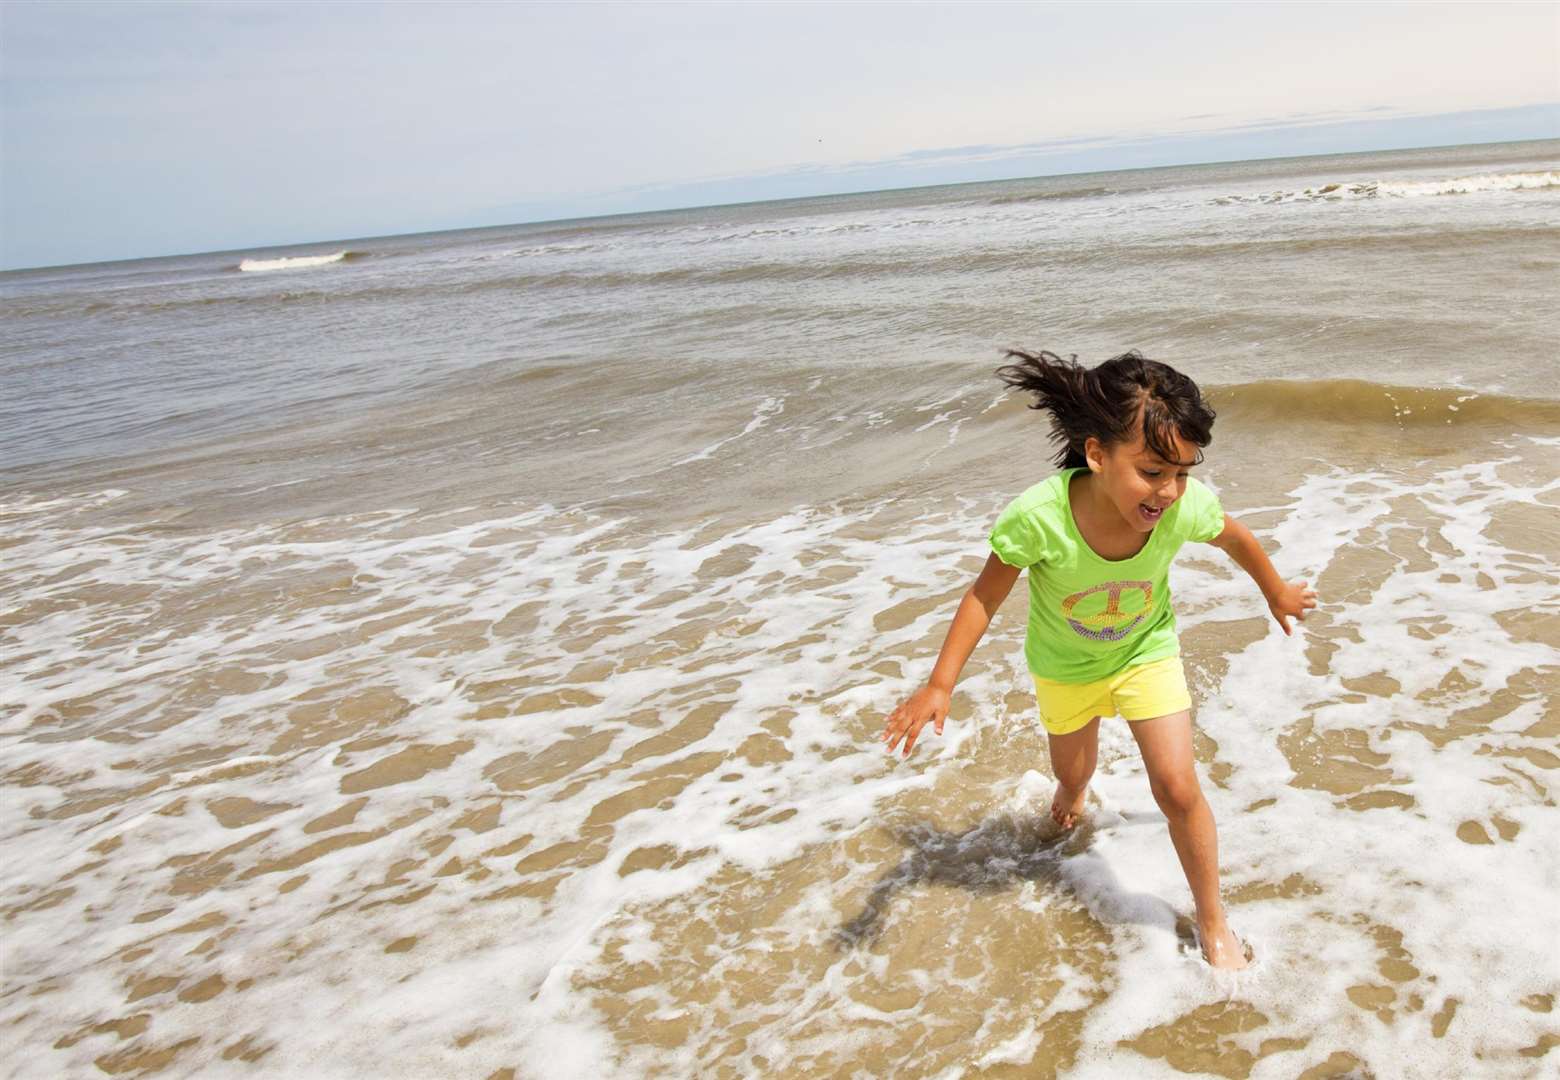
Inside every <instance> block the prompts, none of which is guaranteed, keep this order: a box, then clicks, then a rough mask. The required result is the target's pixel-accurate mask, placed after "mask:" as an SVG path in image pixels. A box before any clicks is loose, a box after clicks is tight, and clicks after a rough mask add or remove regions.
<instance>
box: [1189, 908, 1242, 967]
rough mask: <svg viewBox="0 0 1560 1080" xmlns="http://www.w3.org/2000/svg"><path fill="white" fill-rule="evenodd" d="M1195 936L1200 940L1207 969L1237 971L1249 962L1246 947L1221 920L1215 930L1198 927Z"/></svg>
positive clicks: (1213, 928)
mask: <svg viewBox="0 0 1560 1080" xmlns="http://www.w3.org/2000/svg"><path fill="white" fill-rule="evenodd" d="M1197 936H1198V937H1199V938H1200V939H1201V940H1202V950H1203V959H1204V960H1207V961H1208V966H1209V967H1216V968H1224V969H1226V970H1229V971H1238V970H1240V969H1241V968H1243V967H1245V966H1246V965H1247V964H1248V963H1249V962H1250V961H1248V960H1247V959H1246V947H1245V946H1244V945H1242V944H1241V943H1240V939H1239V938H1237V937H1236V936H1235V933H1234V931H1232V930H1231V929H1230V927H1229V924H1228V923H1226V922H1223V921H1222V920H1221V921H1220V923H1219V925H1218V926H1217V927H1216V928H1215V927H1198V929H1197Z"/></svg>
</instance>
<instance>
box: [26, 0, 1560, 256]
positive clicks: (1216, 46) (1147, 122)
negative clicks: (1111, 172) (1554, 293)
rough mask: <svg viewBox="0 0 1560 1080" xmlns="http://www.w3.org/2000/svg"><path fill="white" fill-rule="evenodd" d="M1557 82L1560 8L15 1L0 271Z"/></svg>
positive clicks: (1026, 154) (1244, 145)
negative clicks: (1, 267)
mask: <svg viewBox="0 0 1560 1080" xmlns="http://www.w3.org/2000/svg"><path fill="white" fill-rule="evenodd" d="M1556 103H1560V3H1522V4H1503V3H1477V4H1462V3H1446V4H1430V3H1394V4H1259V3H1249V4H1223V3H1207V4H1182V3H1156V4H1126V3H1123V4H1109V3H1091V4H1030V5H1024V4H993V5H986V4H978V3H960V4H950V5H942V4H918V5H899V4H857V5H852V4H800V3H795V4H735V3H732V4H714V3H707V4H631V5H628V4H625V5H619V4H588V5H587V4H549V3H535V4H497V3H490V4H477V5H458V4H448V3H441V4H428V5H421V4H411V3H402V4H386V5H373V4H301V3H253V4H245V3H222V4H202V3H188V4H165V3H140V4H137V3H115V4H102V5H98V4H82V3H72V4H66V3H16V2H3V3H0V110H3V125H0V264H3V265H4V266H8V267H15V266H29V265H44V264H52V263H62V262H78V261H87V260H94V259H110V258H127V257H133V256H138V255H152V254H167V253H174V252H188V251H199V250H213V249H223V248H234V247H259V246H262V245H267V244H289V243H302V242H307V241H314V240H329V239H334V238H343V237H353V236H364V235H374V234H383V233H395V232H412V231H420V230H425V229H430V228H449V227H456V226H460V225H476V224H499V223H503V222H509V221H519V220H538V219H545V218H554V217H566V216H573V215H582V214H595V213H608V212H614V211H619V210H628V209H644V208H661V207H670V206H686V205H698V204H703V203H710V202H729V201H736V200H741V199H759V198H771V197H777V196H783V195H793V194H822V193H826V192H831V191H850V190H869V189H873V188H880V187H902V186H911V185H915V184H921V183H941V182H949V181H954V180H963V179H987V178H996V177H1009V176H1029V175H1040V174H1046V173H1052V172H1075V171H1081V170H1086V169H1091V168H1112V167H1126V166H1133V165H1148V164H1172V163H1181V162H1191V161H1205V160H1228V159H1231V158H1242V157H1263V156H1275V155H1282V154H1288V153H1294V154H1304V153H1320V152H1329V151H1343V150H1366V149H1377V148H1387V147H1397V146H1412V145H1420V146H1422V145H1439V144H1446V143H1461V142H1481V141H1498V140H1504V139H1518V138H1543V137H1556V136H1560V104H1556ZM1545 105H1547V106H1548V107H1547V108H1545V107H1542V106H1545ZM1534 106H1540V107H1536V108H1535V107H1534ZM1524 107H1525V108H1524Z"/></svg>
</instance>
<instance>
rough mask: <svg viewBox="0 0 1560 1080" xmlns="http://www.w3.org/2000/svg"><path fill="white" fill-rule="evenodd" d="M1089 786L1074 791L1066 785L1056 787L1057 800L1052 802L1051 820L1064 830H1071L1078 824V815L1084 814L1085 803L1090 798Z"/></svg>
mask: <svg viewBox="0 0 1560 1080" xmlns="http://www.w3.org/2000/svg"><path fill="white" fill-rule="evenodd" d="M1088 795H1089V789H1088V787H1087V786H1084V787H1081V788H1079V789H1078V790H1077V791H1074V790H1073V789H1072V788H1070V787H1067V786H1066V785H1064V784H1057V785H1056V798H1054V799H1052V800H1051V820H1052V821H1054V822H1056V823H1057V824H1058V825H1060V826H1061V827H1062V828H1064V829H1070V828H1072V827H1073V826H1074V825H1076V824H1077V823H1078V815H1079V814H1081V813H1083V801H1084V799H1086V798H1088Z"/></svg>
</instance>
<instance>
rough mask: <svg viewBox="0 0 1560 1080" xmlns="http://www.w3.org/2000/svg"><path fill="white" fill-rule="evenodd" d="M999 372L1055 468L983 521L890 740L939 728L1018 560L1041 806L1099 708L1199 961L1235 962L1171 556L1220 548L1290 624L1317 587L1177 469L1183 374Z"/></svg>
mask: <svg viewBox="0 0 1560 1080" xmlns="http://www.w3.org/2000/svg"><path fill="white" fill-rule="evenodd" d="M1007 355H1008V358H1009V359H1010V360H1013V361H1015V363H1012V364H1009V365H1008V366H1006V367H1003V368H1000V369H999V370H998V371H997V375H998V376H999V377H1000V378H1001V379H1002V380H1003V381H1004V382H1006V383H1007V384H1008V385H1009V386H1013V387H1018V388H1020V389H1022V390H1026V391H1028V392H1030V393H1031V394H1033V395H1034V398H1035V403H1034V404H1033V405H1031V406H1030V407H1031V408H1034V409H1041V410H1044V411H1045V412H1048V413H1049V414H1050V420H1051V440H1052V441H1053V442H1054V443H1055V444H1056V445H1057V447H1058V452H1057V455H1056V461H1057V463H1058V465H1060V467H1061V472H1059V473H1057V474H1056V475H1054V476H1052V477H1050V478H1049V479H1047V480H1043V481H1041V482H1040V483H1038V484H1036V485H1035V486H1034V487H1031V488H1030V489H1029V490H1027V491H1025V492H1024V493H1023V494H1022V495H1020V496H1019V497H1018V498H1016V499H1014V500H1013V501H1012V502H1011V503H1009V504H1008V506H1007V509H1005V510H1003V511H1002V513H1001V514H1000V515H999V516H998V518H997V521H996V525H995V526H994V527H993V528H992V530H991V538H990V539H991V548H992V554H991V555H990V556H989V557H988V558H987V560H986V565H985V568H984V569H982V570H981V572H980V576H979V577H977V578H976V579H975V583H974V584H973V585H972V586H970V588H969V590H968V591H967V592H966V593H965V594H964V598H963V600H962V601H961V602H960V603H959V610H958V612H957V614H955V616H954V619H953V625H952V627H950V628H949V630H948V636H947V639H946V640H945V641H944V642H943V647H942V652H941V653H940V654H939V655H938V657H937V664H936V666H935V667H934V668H933V669H932V676H931V678H930V680H928V682H927V684H926V685H925V686H924V687H922V688H921V689H920V690H917V691H916V692H915V693H914V694H912V695H911V696H910V697H909V698H908V699H906V700H905V701H904V702H903V703H902V704H901V705H900V706H899V707H898V708H896V709H895V710H894V711H893V712H892V713H891V714H890V715H889V717H888V726H887V728H886V729H885V730H884V732H883V736H882V737H883V740H884V741H885V742H887V743H888V749H889V751H890V752H893V751H894V749H895V748H896V747H897V746H898V745H899V744H900V743H901V741H902V742H903V752H904V755H905V756H906V757H908V756H909V755H910V752H911V750H912V748H913V747H914V746H915V741H916V737H917V736H918V735H919V734H920V731H921V729H922V728H923V727H924V726H925V725H926V724H927V723H928V722H931V723H933V724H934V725H935V730H936V731H937V733H938V734H939V735H940V734H942V729H943V720H944V719H945V718H946V717H947V715H948V700H949V697H950V695H951V694H952V692H953V684H954V682H955V680H957V679H958V677H959V672H960V671H962V670H963V668H964V663H965V661H966V660H968V659H969V656H970V653H971V652H972V651H974V648H975V645H976V643H977V642H978V641H979V640H980V637H981V635H982V634H984V633H985V632H986V627H987V625H989V624H990V622H991V618H992V616H993V615H995V614H996V611H997V608H998V607H1000V606H1001V604H1002V601H1003V600H1005V599H1006V598H1007V595H1008V593H1009V592H1010V591H1011V590H1012V588H1013V584H1014V582H1016V581H1017V580H1018V575H1019V572H1020V571H1021V570H1024V569H1028V571H1029V628H1028V632H1027V635H1026V637H1025V641H1024V658H1025V660H1026V661H1027V663H1028V665H1029V671H1030V673H1031V675H1032V676H1033V678H1034V683H1035V695H1036V697H1037V699H1038V701H1039V706H1040V719H1041V722H1042V723H1043V724H1044V725H1045V729H1046V733H1047V737H1048V739H1049V741H1050V748H1051V767H1052V769H1053V771H1054V772H1055V773H1056V780H1057V788H1056V798H1055V800H1054V801H1053V802H1052V804H1051V817H1052V818H1054V819H1055V820H1056V822H1057V823H1058V824H1059V825H1061V826H1062V827H1063V828H1071V827H1072V826H1073V824H1074V823H1075V822H1076V821H1077V819H1078V815H1079V814H1080V813H1082V811H1083V806H1084V799H1085V797H1086V795H1087V792H1088V784H1089V778H1090V777H1091V776H1093V775H1094V764H1095V759H1096V756H1097V754H1098V749H1099V730H1100V719H1101V717H1105V716H1114V715H1116V714H1118V713H1119V714H1120V715H1121V716H1122V717H1124V718H1126V719H1127V720H1128V721H1129V722H1130V728H1131V731H1132V735H1133V737H1134V738H1135V739H1136V740H1137V744H1138V748H1139V750H1141V751H1142V754H1143V764H1144V766H1145V768H1146V769H1147V771H1148V782H1149V786H1150V788H1151V789H1152V791H1153V794H1154V800H1155V801H1156V802H1157V803H1158V804H1159V808H1160V809H1161V810H1162V811H1163V812H1164V815H1165V817H1166V818H1167V819H1168V820H1169V823H1170V840H1171V842H1172V843H1173V844H1174V845H1175V852H1176V855H1177V856H1179V857H1180V860H1181V868H1182V870H1184V871H1185V872H1186V880H1187V883H1188V884H1189V885H1190V886H1191V888H1192V898H1193V900H1194V901H1195V903H1196V905H1197V930H1198V936H1199V938H1200V940H1201V943H1202V950H1203V955H1204V957H1206V958H1207V960H1208V962H1209V963H1210V964H1212V965H1213V966H1214V967H1222V968H1239V967H1244V966H1245V965H1246V957H1245V954H1244V951H1243V949H1242V947H1241V945H1240V943H1239V942H1238V941H1237V940H1236V938H1235V935H1234V934H1233V933H1232V932H1231V931H1230V928H1229V924H1228V923H1227V922H1226V921H1225V917H1224V906H1223V904H1222V903H1221V902H1220V899H1219V854H1218V834H1217V832H1216V831H1215V828H1214V823H1213V814H1212V812H1211V811H1210V810H1209V808H1208V803H1207V800H1205V799H1204V798H1203V794H1202V788H1201V787H1200V786H1199V785H1198V782H1197V773H1196V770H1195V768H1194V763H1193V757H1192V719H1191V711H1190V710H1191V704H1192V701H1191V696H1190V695H1189V694H1188V693H1187V689H1186V676H1185V674H1184V672H1183V671H1182V668H1181V656H1180V642H1179V640H1178V639H1177V637H1176V631H1175V616H1174V614H1173V613H1172V612H1171V610H1170V588H1169V581H1168V574H1169V567H1170V561H1171V559H1173V558H1174V557H1175V553H1176V551H1177V550H1179V548H1180V547H1181V545H1182V544H1183V543H1185V542H1186V541H1187V540H1198V541H1202V542H1205V543H1210V544H1213V545H1214V546H1215V547H1218V548H1220V549H1222V550H1223V551H1224V552H1225V553H1226V554H1228V555H1229V556H1230V557H1231V558H1232V559H1234V560H1235V562H1236V563H1237V564H1239V566H1240V567H1241V569H1243V570H1245V571H1246V573H1248V574H1250V575H1251V577H1252V580H1254V581H1255V582H1256V583H1257V586H1258V587H1259V588H1260V589H1261V590H1262V594H1263V596H1265V597H1266V598H1267V602H1268V610H1269V611H1271V612H1272V613H1273V618H1274V619H1276V620H1277V621H1278V625H1279V626H1280V627H1282V628H1283V631H1284V633H1286V634H1288V633H1290V632H1291V631H1290V626H1289V619H1290V618H1296V619H1304V618H1305V612H1306V611H1308V610H1309V609H1311V608H1314V607H1315V606H1316V594H1315V593H1314V592H1312V591H1311V590H1310V589H1308V588H1307V587H1306V583H1305V582H1303V581H1297V582H1287V581H1284V580H1283V579H1282V578H1280V577H1279V576H1278V573H1277V571H1275V570H1274V569H1273V564H1272V563H1271V562H1270V561H1268V557H1267V554H1266V553H1265V552H1264V551H1263V550H1262V547H1261V545H1260V544H1258V543H1257V540H1256V538H1255V537H1254V536H1252V534H1251V530H1249V529H1247V528H1246V527H1245V526H1244V525H1242V524H1241V523H1240V522H1238V521H1236V520H1235V519H1234V518H1231V517H1228V516H1226V515H1225V513H1224V511H1223V509H1222V508H1221V507H1220V505H1219V501H1218V498H1217V497H1216V496H1215V495H1214V494H1213V492H1211V491H1209V490H1208V489H1207V488H1206V487H1204V486H1203V485H1202V484H1201V483H1200V482H1199V481H1197V480H1195V479H1193V478H1192V477H1191V475H1190V474H1189V472H1188V470H1189V469H1190V468H1191V467H1192V466H1193V465H1196V464H1197V463H1198V462H1200V461H1201V460H1202V452H1201V448H1202V447H1204V446H1207V445H1208V444H1209V442H1210V441H1212V438H1213V434H1212V432H1213V419H1214V414H1213V410H1212V409H1210V408H1209V407H1208V406H1207V405H1206V404H1205V403H1204V402H1203V399H1202V394H1201V393H1200V392H1199V391H1198V389H1197V384H1196V383H1194V382H1192V380H1191V379H1189V378H1187V377H1186V376H1185V375H1182V374H1181V373H1180V372H1178V371H1176V370H1175V369H1174V368H1171V367H1169V366H1168V365H1166V364H1161V363H1159V362H1157V361H1154V360H1147V359H1144V358H1143V356H1142V355H1141V354H1139V353H1138V352H1136V351H1135V350H1134V351H1132V352H1128V353H1124V354H1122V355H1121V356H1117V357H1114V358H1112V359H1110V360H1107V361H1106V362H1105V363H1103V364H1101V365H1100V366H1099V367H1097V368H1094V369H1092V370H1091V369H1087V368H1084V367H1082V366H1081V365H1079V364H1078V363H1076V362H1075V361H1069V360H1063V359H1061V358H1060V357H1059V356H1057V355H1055V354H1054V353H1049V352H1041V353H1039V354H1038V355H1034V356H1031V355H1030V354H1028V353H1022V352H1009V353H1008V354H1007Z"/></svg>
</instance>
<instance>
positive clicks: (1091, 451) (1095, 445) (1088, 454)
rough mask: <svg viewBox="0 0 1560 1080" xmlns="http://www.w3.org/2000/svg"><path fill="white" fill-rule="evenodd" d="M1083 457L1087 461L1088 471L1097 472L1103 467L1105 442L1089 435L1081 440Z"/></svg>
mask: <svg viewBox="0 0 1560 1080" xmlns="http://www.w3.org/2000/svg"><path fill="white" fill-rule="evenodd" d="M1083 459H1084V460H1085V461H1086V462H1088V463H1089V471H1090V472H1099V471H1100V470H1101V469H1103V468H1104V467H1105V444H1104V443H1102V442H1100V441H1099V440H1098V439H1096V438H1095V437H1094V436H1093V435H1090V436H1089V437H1088V438H1087V439H1085V440H1084V441H1083Z"/></svg>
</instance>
